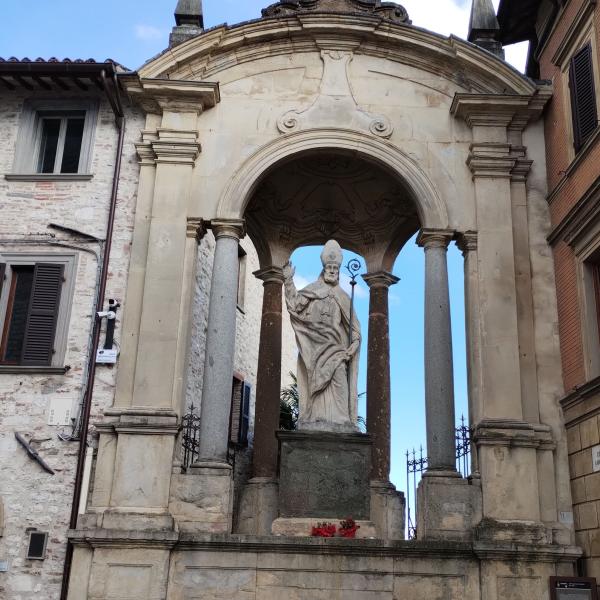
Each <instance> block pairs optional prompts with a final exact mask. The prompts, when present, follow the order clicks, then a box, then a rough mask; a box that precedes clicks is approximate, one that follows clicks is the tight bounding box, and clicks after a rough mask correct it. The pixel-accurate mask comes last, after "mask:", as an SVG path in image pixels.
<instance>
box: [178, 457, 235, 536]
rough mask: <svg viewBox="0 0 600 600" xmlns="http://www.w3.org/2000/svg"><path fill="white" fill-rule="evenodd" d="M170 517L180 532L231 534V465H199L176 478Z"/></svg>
mask: <svg viewBox="0 0 600 600" xmlns="http://www.w3.org/2000/svg"><path fill="white" fill-rule="evenodd" d="M169 509H170V511H171V514H172V515H173V517H174V518H175V520H176V521H177V523H178V528H179V530H180V531H186V532H192V533H199V532H206V533H231V529H232V513H233V471H232V469H231V467H230V466H229V465H225V464H210V463H196V464H194V465H193V467H192V468H191V469H190V470H189V472H188V473H187V474H182V475H175V476H173V479H172V483H171V501H170V504H169Z"/></svg>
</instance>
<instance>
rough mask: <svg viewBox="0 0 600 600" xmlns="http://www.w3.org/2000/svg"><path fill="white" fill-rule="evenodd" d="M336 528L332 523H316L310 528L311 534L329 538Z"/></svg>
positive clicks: (332, 535) (333, 535)
mask: <svg viewBox="0 0 600 600" xmlns="http://www.w3.org/2000/svg"><path fill="white" fill-rule="evenodd" d="M336 530H337V527H336V526H335V525H334V524H333V523H317V525H316V526H315V527H313V528H312V533H311V536H312V537H325V538H331V537H335V532H336Z"/></svg>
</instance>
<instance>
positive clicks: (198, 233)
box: [186, 217, 208, 243]
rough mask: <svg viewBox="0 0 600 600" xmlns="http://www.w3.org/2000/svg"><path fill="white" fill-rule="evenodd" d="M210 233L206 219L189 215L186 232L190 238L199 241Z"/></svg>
mask: <svg viewBox="0 0 600 600" xmlns="http://www.w3.org/2000/svg"><path fill="white" fill-rule="evenodd" d="M207 233H208V228H207V226H206V221H204V219H201V218H199V217H188V220H187V230H186V234H187V237H188V238H195V239H196V241H197V242H198V243H200V242H201V241H202V239H203V238H204V236H205V235H206V234H207Z"/></svg>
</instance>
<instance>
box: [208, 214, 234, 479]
mask: <svg viewBox="0 0 600 600" xmlns="http://www.w3.org/2000/svg"><path fill="white" fill-rule="evenodd" d="M211 228H212V231H213V234H214V236H215V239H216V248H215V258H214V263H213V272H212V284H211V289H210V306H209V309H208V332H207V337H206V358H205V363H204V381H203V387H202V406H201V421H200V449H199V460H198V463H197V464H198V465H199V466H202V465H203V464H208V465H215V466H217V465H221V466H224V467H226V468H227V467H228V465H227V444H228V437H227V432H228V430H229V414H230V411H231V381H232V377H233V362H234V351H235V322H236V312H235V311H236V303H237V288H238V270H239V262H238V244H239V241H240V238H242V237H243V236H244V223H243V221H237V220H213V221H212V222H211Z"/></svg>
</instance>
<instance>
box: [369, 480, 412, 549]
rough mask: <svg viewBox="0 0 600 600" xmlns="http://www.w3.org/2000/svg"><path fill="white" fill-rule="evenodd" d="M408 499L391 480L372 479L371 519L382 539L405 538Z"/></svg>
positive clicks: (378, 535)
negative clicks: (406, 499)
mask: <svg viewBox="0 0 600 600" xmlns="http://www.w3.org/2000/svg"><path fill="white" fill-rule="evenodd" d="M405 509H406V501H405V499H404V494H403V493H402V492H399V491H397V490H396V486H394V485H393V484H392V483H390V482H389V481H371V521H372V522H373V524H374V525H375V528H376V530H377V537H378V538H379V539H382V540H403V539H404V537H405V535H404V526H405Z"/></svg>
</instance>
